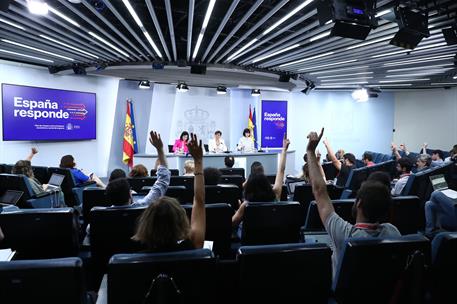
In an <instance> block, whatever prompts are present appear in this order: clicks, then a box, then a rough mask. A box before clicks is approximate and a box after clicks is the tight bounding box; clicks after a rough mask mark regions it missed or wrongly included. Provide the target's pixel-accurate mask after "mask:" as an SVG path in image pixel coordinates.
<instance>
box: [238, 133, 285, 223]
mask: <svg viewBox="0 0 457 304" xmlns="http://www.w3.org/2000/svg"><path fill="white" fill-rule="evenodd" d="M289 144H290V141H289V139H287V137H286V134H284V139H283V142H282V151H281V155H280V160H279V165H278V170H277V172H276V179H275V184H274V185H273V187H271V184H270V182H269V181H268V178H267V177H266V176H265V174H264V173H263V167H262V170H261V171H260V170H259V169H254V170H253V166H251V174H250V175H249V178H248V180H247V181H246V183H245V185H244V202H243V203H241V204H240V207H239V208H238V210H237V211H236V213H235V214H234V215H233V217H232V225H233V226H234V227H236V226H238V225H239V224H240V223H241V221H242V220H243V216H244V210H245V209H246V205H247V204H248V203H252V202H272V201H279V200H281V191H282V184H283V182H284V171H285V169H286V154H287V149H288V148H289ZM259 164H260V163H259ZM252 165H254V163H253V164H252ZM255 168H259V166H256V167H255Z"/></svg>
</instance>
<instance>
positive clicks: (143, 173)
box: [129, 164, 149, 177]
mask: <svg viewBox="0 0 457 304" xmlns="http://www.w3.org/2000/svg"><path fill="white" fill-rule="evenodd" d="M148 176H149V173H148V169H147V168H146V167H145V166H144V165H142V164H138V165H135V166H133V168H132V170H131V171H130V172H129V177H148Z"/></svg>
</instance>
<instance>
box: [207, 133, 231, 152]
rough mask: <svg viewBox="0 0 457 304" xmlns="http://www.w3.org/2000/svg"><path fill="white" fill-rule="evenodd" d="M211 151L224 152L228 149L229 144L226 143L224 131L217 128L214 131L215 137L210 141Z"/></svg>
mask: <svg viewBox="0 0 457 304" xmlns="http://www.w3.org/2000/svg"><path fill="white" fill-rule="evenodd" d="M208 149H209V152H212V153H222V152H226V151H227V146H226V145H225V142H224V140H223V139H222V132H221V131H219V130H217V131H216V132H214V138H213V139H210V140H209V142H208Z"/></svg>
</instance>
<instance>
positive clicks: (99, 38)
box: [89, 32, 130, 57]
mask: <svg viewBox="0 0 457 304" xmlns="http://www.w3.org/2000/svg"><path fill="white" fill-rule="evenodd" d="M89 35H91V36H92V37H94V38H95V39H97V40H99V41H101V42H103V43H104V44H106V45H107V46H109V47H111V48H112V49H114V50H116V51H118V52H119V53H121V54H122V55H124V56H125V57H130V56H129V54H127V53H126V52H124V51H123V50H121V49H120V48H118V47H116V46H115V45H114V44H112V43H110V42H108V41H107V40H106V39H103V38H102V37H100V36H98V35H97V34H95V33H94V32H89Z"/></svg>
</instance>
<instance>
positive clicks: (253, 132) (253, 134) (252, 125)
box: [248, 105, 257, 148]
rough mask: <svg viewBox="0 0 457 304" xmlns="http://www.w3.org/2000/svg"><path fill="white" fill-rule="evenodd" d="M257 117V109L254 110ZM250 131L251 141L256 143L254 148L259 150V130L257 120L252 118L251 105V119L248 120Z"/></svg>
mask: <svg viewBox="0 0 457 304" xmlns="http://www.w3.org/2000/svg"><path fill="white" fill-rule="evenodd" d="M254 115H255V108H254ZM248 129H249V130H251V139H252V140H253V141H254V146H255V147H256V148H257V142H256V141H257V130H256V126H255V119H254V117H253V116H252V111H251V105H249V119H248Z"/></svg>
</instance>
